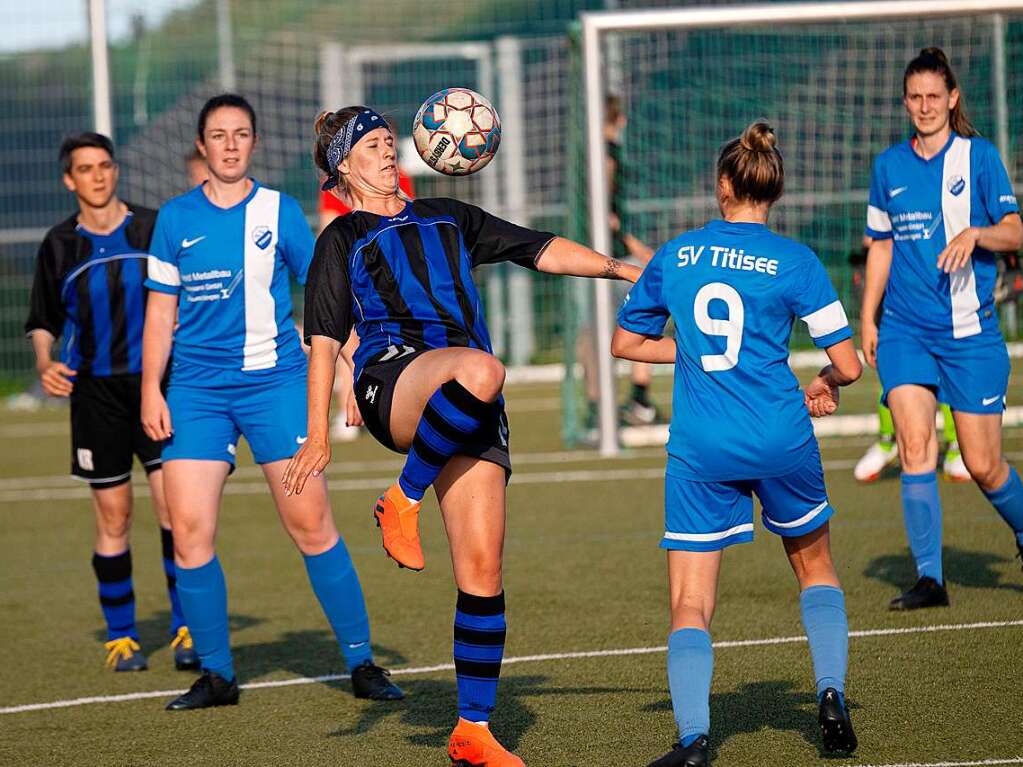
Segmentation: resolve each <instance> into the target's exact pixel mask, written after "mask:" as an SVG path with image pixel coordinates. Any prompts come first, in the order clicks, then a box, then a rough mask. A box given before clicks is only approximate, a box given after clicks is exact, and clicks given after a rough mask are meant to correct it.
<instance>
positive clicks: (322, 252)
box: [305, 198, 554, 376]
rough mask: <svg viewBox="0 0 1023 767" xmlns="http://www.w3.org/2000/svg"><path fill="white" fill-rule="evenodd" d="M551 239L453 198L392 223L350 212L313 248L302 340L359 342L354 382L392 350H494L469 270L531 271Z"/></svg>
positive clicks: (412, 208) (423, 202) (413, 207)
mask: <svg viewBox="0 0 1023 767" xmlns="http://www.w3.org/2000/svg"><path fill="white" fill-rule="evenodd" d="M553 239H554V235H553V234H551V233H549V232H537V231H534V230H532V229H526V228H524V227H521V226H516V225H515V224H512V223H509V222H508V221H505V220H503V219H500V218H497V217H496V216H492V215H490V214H489V213H487V212H486V211H484V210H481V209H480V208H477V207H476V206H474V205H468V204H466V203H462V202H459V201H458V200H451V199H444V198H438V199H420V200H415V201H413V202H409V203H408V204H407V205H406V206H405V209H404V210H402V211H401V213H399V214H398V215H396V216H392V217H390V218H388V217H386V216H378V215H376V214H373V213H366V212H365V211H356V212H353V213H349V214H348V215H346V216H341V217H340V218H337V219H335V220H334V221H333V222H332V223H331V224H330V225H329V226H328V227H327V228H326V229H324V230H323V233H322V234H321V235H320V237H319V239H318V240H317V241H316V251H315V254H314V256H313V263H312V265H311V267H310V269H309V279H308V282H307V283H306V299H305V333H306V337H307V338H308V337H310V336H317V335H320V336H328V337H330V338H333V339H336V340H337V341H340V342H341V343H344V342H345V341H346V340H347V339H348V336H349V334H350V333H351V330H352V327H353V326H354V327H355V329H356V332H357V333H358V335H359V339H360V344H359V350H358V351H357V352H356V355H355V368H356V376H358V374H359V373H360V372H361V371H362V367H363V365H365V363H366V361H367V360H368V359H370V358H372V357H373V356H375V355H377V354H380V353H381V352H385V351H386V350H387V349H388V348H389V347H392V346H393V347H396V348H399V349H400V348H402V347H405V346H408V347H411V348H412V349H416V350H426V349H443V348H446V347H452V346H454V347H457V346H461V347H470V348H474V349H482V350H484V351H487V352H492V351H493V349H492V348H491V344H490V334H489V332H488V331H487V326H486V322H485V320H484V317H483V307H482V304H481V301H480V295H479V291H478V290H477V289H476V285H475V283H474V282H473V278H472V270H473V269H474V268H475V267H477V266H479V265H480V264H488V263H498V262H501V261H512V262H514V263H517V264H520V265H522V266H526V267H529V268H535V263H536V259H537V258H538V257H539V256H540V254H541V253H542V252H543V250H544V248H545V247H546V246H547V245H548V243H550V241H551V240H553Z"/></svg>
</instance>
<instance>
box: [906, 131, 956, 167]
mask: <svg viewBox="0 0 1023 767" xmlns="http://www.w3.org/2000/svg"><path fill="white" fill-rule="evenodd" d="M957 138H959V134H958V133H956V132H955V131H949V134H948V141H946V142H945V146H943V147H942V148H941V151H940V152H938V153H937V154H936V155H934V157H931V158H930V159H927V160H925V159H924V158H923V157H921V156H920V155H919V154H918V153H917V151H916V148H915V146H914V145H915V144H916V134H915V133H914V134H913V135H912V136H910V137H909V140H907V141H906V148H907V149H909V153H910V154H911V155H913V157H915V158H916V159H917V160H918V161H919V162H922V163H924V164H925V165H929V164H930V163H932V162H934V161H935V160H940V159H941V158H943V157H944V156H945V152H947V151H948V148H949V147H950V146H952V142H953V141H955V140H956V139H957Z"/></svg>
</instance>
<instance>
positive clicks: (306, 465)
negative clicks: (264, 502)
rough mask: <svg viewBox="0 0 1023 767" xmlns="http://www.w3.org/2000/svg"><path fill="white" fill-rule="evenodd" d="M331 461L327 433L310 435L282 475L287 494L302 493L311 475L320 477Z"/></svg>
mask: <svg viewBox="0 0 1023 767" xmlns="http://www.w3.org/2000/svg"><path fill="white" fill-rule="evenodd" d="M328 463H330V440H329V439H328V438H327V436H326V434H324V435H323V436H322V437H319V436H315V435H309V438H308V439H307V440H306V441H305V442H304V443H303V444H302V447H300V448H299V449H298V452H297V453H295V455H293V456H292V457H291V460H290V461H288V466H287V468H285V469H284V476H283V477H281V484H282V485H284V494H285V495H292V494H294V495H301V494H302V490H303V489H304V488H305V483H306V481H307V480H308V479H309V477H310V476H313V477H318V476H320V474H322V473H323V470H324V468H326V466H327V464H328Z"/></svg>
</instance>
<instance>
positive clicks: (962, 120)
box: [902, 48, 980, 138]
mask: <svg viewBox="0 0 1023 767" xmlns="http://www.w3.org/2000/svg"><path fill="white" fill-rule="evenodd" d="M920 72H933V73H934V74H937V75H941V77H942V79H943V80H944V81H945V87H946V88H948V90H949V93H951V92H952V91H954V90H956V89H958V88H959V84H958V82H957V81H956V76H955V73H954V72H953V71H952V65H951V64H949V63H948V57H947V56H945V52H944V51H943V50H941V48H924V49H923V50H921V51H920V53H919V54H918V55H917V57H916V58H915V59H913V60H912V61H911V62H909V64H908V65H907V66H906V72H905V74H903V76H902V94H903V95H905V94H906V83H907V82H909V78H910V76H912V75H915V74H919V73H920ZM948 121H949V125H950V126H951V128H952V130H954V131H955V132H956V133H958V134H959V135H960V136H964V137H966V138H969V137H971V136H977V135H980V134H978V133H977V129H976V128H974V127H973V123H971V122H970V118H969V117H967V116H966V97H965V96H964V95H963V92H962V91H959V100H958V101H956V105H955V106H954V107H952V112H951V114H950V115H949V118H948Z"/></svg>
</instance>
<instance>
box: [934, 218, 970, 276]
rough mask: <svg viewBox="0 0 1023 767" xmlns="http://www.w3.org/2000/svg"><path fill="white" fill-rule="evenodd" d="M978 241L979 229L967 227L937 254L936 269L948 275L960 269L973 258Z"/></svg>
mask: <svg viewBox="0 0 1023 767" xmlns="http://www.w3.org/2000/svg"><path fill="white" fill-rule="evenodd" d="M979 239H980V229H978V228H977V227H975V226H968V227H966V228H965V229H963V231H961V232H960V233H959V234H957V235H956V236H955V237H953V238H952V242H950V243H949V244H948V245H946V246H945V249H944V250H943V251H941V253H939V254H938V268H939V269H940V270H942V271H943V272H945V274H948V273H950V272H954V271H956V270H957V269H961V268H962V267H964V266H965V265H966V262H967V261H969V260H970V258H972V257H973V251H974V250H975V249H976V248H977V241H978V240H979Z"/></svg>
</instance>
